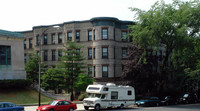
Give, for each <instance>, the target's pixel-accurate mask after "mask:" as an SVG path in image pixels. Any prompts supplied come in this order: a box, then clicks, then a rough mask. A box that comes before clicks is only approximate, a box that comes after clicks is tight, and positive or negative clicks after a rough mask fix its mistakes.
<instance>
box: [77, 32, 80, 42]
mask: <svg viewBox="0 0 200 111" xmlns="http://www.w3.org/2000/svg"><path fill="white" fill-rule="evenodd" d="M76 41H77V42H79V41H80V31H76Z"/></svg>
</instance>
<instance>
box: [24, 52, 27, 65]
mask: <svg viewBox="0 0 200 111" xmlns="http://www.w3.org/2000/svg"><path fill="white" fill-rule="evenodd" d="M26 62H27V57H26V54H24V63H26Z"/></svg>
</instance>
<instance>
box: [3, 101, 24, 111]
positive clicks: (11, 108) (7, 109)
mask: <svg viewBox="0 0 200 111" xmlns="http://www.w3.org/2000/svg"><path fill="white" fill-rule="evenodd" d="M0 111H24V107H23V106H17V105H15V104H13V103H11V102H0Z"/></svg>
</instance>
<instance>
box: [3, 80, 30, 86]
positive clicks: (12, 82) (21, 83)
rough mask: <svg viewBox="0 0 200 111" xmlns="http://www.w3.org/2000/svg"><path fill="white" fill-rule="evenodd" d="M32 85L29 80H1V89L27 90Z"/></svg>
mask: <svg viewBox="0 0 200 111" xmlns="http://www.w3.org/2000/svg"><path fill="white" fill-rule="evenodd" d="M30 85H31V81H29V80H22V79H18V80H0V88H25V87H28V86H30Z"/></svg>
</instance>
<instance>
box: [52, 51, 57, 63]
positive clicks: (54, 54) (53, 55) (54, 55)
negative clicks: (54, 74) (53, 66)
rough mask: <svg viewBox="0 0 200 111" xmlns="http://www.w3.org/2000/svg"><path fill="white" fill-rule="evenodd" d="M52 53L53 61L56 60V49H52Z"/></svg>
mask: <svg viewBox="0 0 200 111" xmlns="http://www.w3.org/2000/svg"><path fill="white" fill-rule="evenodd" d="M51 54H52V61H55V60H56V50H52V51H51Z"/></svg>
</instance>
